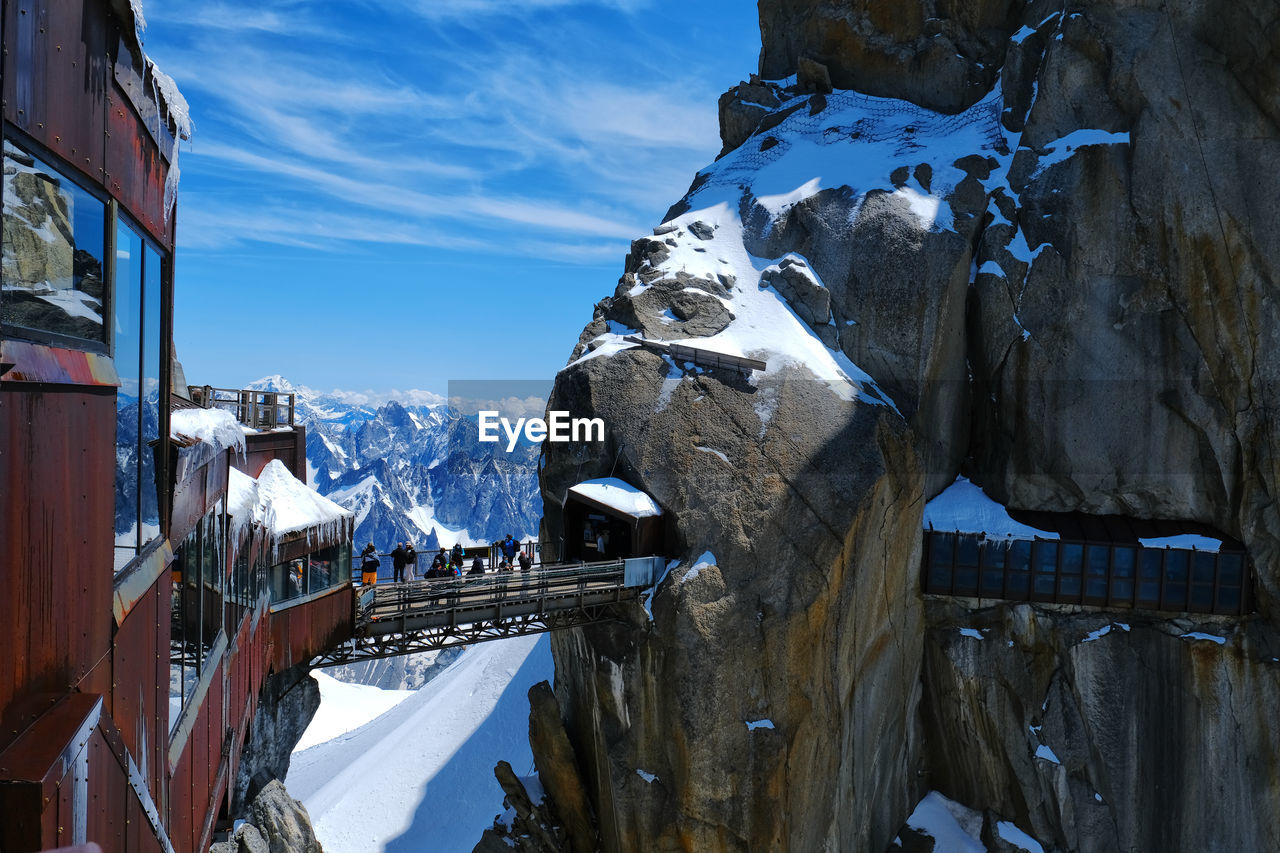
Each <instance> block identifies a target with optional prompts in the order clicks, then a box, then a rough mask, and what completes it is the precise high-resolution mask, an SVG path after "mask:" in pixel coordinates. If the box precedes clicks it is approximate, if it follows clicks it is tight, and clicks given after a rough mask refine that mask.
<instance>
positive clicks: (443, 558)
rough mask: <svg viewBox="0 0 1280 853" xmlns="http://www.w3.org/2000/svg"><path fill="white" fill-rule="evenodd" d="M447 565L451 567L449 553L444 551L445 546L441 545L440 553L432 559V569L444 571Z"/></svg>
mask: <svg viewBox="0 0 1280 853" xmlns="http://www.w3.org/2000/svg"><path fill="white" fill-rule="evenodd" d="M447 565H449V552H448V551H446V550H445V549H444V546H443V545H441V546H440V551H439V553H437V554H436V555H435V557H433V558H432V559H431V568H433V569H443V568H444V567H445V566H447Z"/></svg>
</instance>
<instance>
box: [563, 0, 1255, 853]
mask: <svg viewBox="0 0 1280 853" xmlns="http://www.w3.org/2000/svg"><path fill="white" fill-rule="evenodd" d="M760 15H761V30H762V35H763V37H764V44H763V50H762V53H761V76H762V77H763V78H766V79H761V78H760V77H753V78H752V80H751V81H749V82H746V83H743V84H740V85H739V86H737V87H736V88H735V89H733V90H731V91H730V92H729V93H727V94H726V95H725V97H724V98H722V100H721V105H720V106H721V119H722V122H721V124H722V135H723V137H724V142H725V150H724V152H723V153H722V155H721V157H720V159H719V160H718V161H717V162H716V163H715V164H713V165H712V166H709V167H708V168H707V169H704V170H703V171H702V172H701V173H699V175H698V176H697V178H696V179H695V181H694V183H693V185H692V187H691V188H690V190H689V192H688V194H687V195H686V197H685V198H684V199H683V200H682V201H681V202H680V203H679V204H677V205H676V206H675V207H674V208H673V209H672V210H671V211H670V213H669V214H668V217H667V220H668V221H667V222H666V223H664V224H663V225H662V226H661V227H659V228H656V229H655V233H654V236H653V237H651V238H643V239H641V240H637V241H636V242H635V243H634V244H633V246H632V252H631V254H630V255H629V256H628V259H627V264H626V267H625V273H624V275H623V278H622V280H621V281H620V282H619V284H618V287H617V290H616V291H615V293H614V295H613V296H612V297H610V298H608V299H605V300H604V301H602V302H601V303H600V304H599V305H598V306H597V309H596V318H595V320H594V321H593V322H592V324H591V325H590V326H588V327H587V329H586V330H585V331H584V333H583V335H582V338H581V340H580V342H579V345H578V347H577V349H576V350H575V352H574V353H573V356H572V359H571V362H570V364H569V366H568V367H566V368H565V370H564V371H562V372H561V374H560V376H559V378H558V381H557V384H556V391H555V394H554V396H553V400H552V403H551V406H552V408H567V409H570V410H572V411H574V412H575V414H588V413H590V414H594V415H597V416H600V417H602V418H604V420H605V423H606V424H607V425H608V426H609V430H610V434H609V437H608V438H609V441H608V446H607V448H606V452H605V453H603V454H600V453H598V452H595V451H594V450H592V449H581V448H579V449H575V448H573V447H569V446H565V445H548V446H547V447H546V449H545V457H544V467H543V472H542V488H543V499H544V506H545V512H546V514H545V519H544V523H545V525H546V526H547V528H548V530H551V531H556V530H558V527H559V525H560V507H561V505H562V502H563V500H564V499H565V490H566V489H567V488H568V486H570V485H572V484H573V483H574V482H578V481H580V480H583V479H587V478H589V477H592V476H607V475H609V474H610V473H613V474H614V475H615V476H620V477H623V478H624V479H627V480H628V481H630V482H632V483H633V484H635V485H637V486H639V487H641V488H643V489H645V490H646V491H648V492H649V493H650V494H652V495H653V496H654V497H655V498H656V499H657V500H658V501H659V503H661V504H662V506H663V507H664V508H665V509H666V511H667V516H666V518H667V522H668V525H669V528H670V531H671V535H672V538H673V541H674V543H675V555H676V556H678V557H679V558H680V562H679V563H678V565H676V566H675V567H674V568H673V569H672V571H671V572H670V574H669V575H668V576H667V578H666V579H665V580H664V581H663V582H662V583H661V584H660V585H659V587H658V590H657V593H656V595H655V596H654V597H653V601H652V614H653V615H652V619H650V618H649V617H648V616H647V614H645V613H644V612H642V611H640V610H639V609H637V611H636V612H635V613H633V614H632V623H631V624H629V625H626V626H610V627H601V628H595V629H589V630H583V631H579V632H574V633H571V634H566V635H557V637H556V639H555V642H554V647H555V653H556V666H557V683H556V685H555V692H556V695H557V698H558V700H559V702H560V705H561V709H562V714H563V716H564V719H565V722H566V726H567V729H568V731H569V733H570V738H571V740H572V741H573V744H574V747H575V749H576V751H577V754H578V755H579V760H580V763H581V764H582V765H583V775H584V779H585V781H586V783H587V784H586V787H587V790H588V792H589V795H590V798H591V800H592V805H593V808H594V809H595V812H596V816H597V819H598V822H599V826H600V837H601V839H602V842H603V844H604V846H605V848H606V849H610V850H621V849H675V848H679V847H683V848H691V849H726V850H727V849H742V850H746V849H794V850H814V849H884V847H885V846H886V845H887V844H888V842H889V841H890V839H892V838H893V836H894V834H895V830H896V828H897V827H898V826H899V825H900V824H901V823H902V821H903V819H904V818H905V817H906V815H907V813H908V812H909V811H910V806H911V804H912V803H913V802H914V801H915V798H918V796H919V795H920V794H921V792H922V791H923V790H924V789H925V788H924V786H925V783H926V781H927V782H928V783H929V784H931V785H933V786H934V787H937V788H939V789H940V790H942V791H943V792H944V793H946V794H948V795H949V796H951V797H953V798H955V799H958V800H960V801H961V802H964V803H966V804H967V805H970V806H973V807H976V808H980V809H991V810H994V811H996V812H999V813H1001V814H1003V815H1006V816H1007V817H1009V818H1011V819H1013V820H1015V821H1017V823H1018V824H1019V825H1020V826H1022V827H1023V828H1024V829H1025V830H1027V831H1029V832H1033V833H1034V834H1036V835H1037V837H1039V838H1040V839H1041V841H1042V842H1044V843H1045V844H1046V847H1054V848H1057V849H1072V850H1075V849H1079V850H1120V849H1125V850H1127V849H1130V848H1131V847H1134V848H1137V849H1143V850H1155V849H1162V850H1177V849H1183V850H1199V849H1213V848H1215V847H1219V848H1220V849H1269V848H1271V847H1275V846H1276V839H1277V838H1278V837H1280V819H1278V818H1277V817H1276V815H1277V814H1280V809H1277V808H1276V806H1277V804H1280V789H1278V788H1277V785H1276V782H1275V779H1276V778H1277V776H1278V775H1280V769H1278V768H1280V764H1278V763H1277V759H1276V753H1275V749H1274V744H1273V743H1272V742H1271V741H1272V739H1273V738H1272V735H1271V734H1269V733H1268V732H1269V731H1270V730H1269V728H1268V724H1267V722H1266V718H1265V714H1257V713H1256V712H1255V713H1250V712H1248V711H1247V703H1249V702H1257V703H1270V702H1271V701H1273V699H1274V697H1271V696H1270V695H1269V693H1270V691H1272V690H1273V688H1274V684H1275V671H1274V665H1273V664H1272V663H1271V662H1270V661H1269V657H1268V655H1267V654H1266V653H1265V652H1259V649H1264V650H1266V649H1271V648H1274V647H1275V646H1276V644H1277V641H1276V636H1277V635H1276V632H1275V625H1274V619H1275V616H1274V600H1275V595H1276V594H1277V592H1278V591H1280V590H1278V583H1280V572H1278V571H1277V566H1278V565H1280V563H1278V560H1280V554H1278V551H1277V548H1278V547H1280V513H1278V512H1277V507H1276V503H1275V500H1274V494H1275V492H1276V487H1277V484H1280V468H1278V467H1277V466H1278V465H1280V460H1278V459H1277V457H1276V455H1275V453H1274V450H1273V447H1274V438H1275V436H1276V435H1277V433H1278V427H1280V424H1277V417H1276V404H1277V398H1276V397H1277V390H1278V388H1277V384H1276V379H1277V378H1280V361H1278V359H1280V348H1278V347H1277V343H1280V341H1277V337H1278V336H1280V332H1278V331H1277V330H1280V323H1277V320H1280V317H1277V311H1278V310H1280V306H1278V305H1277V302H1276V284H1275V282H1276V281H1277V275H1276V273H1277V269H1278V267H1280V256H1278V253H1277V252H1276V250H1275V249H1274V248H1273V247H1272V246H1271V245H1270V244H1269V243H1268V241H1267V235H1269V234H1270V233H1271V232H1272V231H1273V230H1274V229H1275V227H1276V226H1277V224H1280V208H1278V207H1277V204H1276V199H1277V198H1280V186H1278V185H1277V184H1280V170H1278V169H1277V168H1276V167H1277V166H1278V165H1280V148H1278V147H1277V140H1278V139H1280V134H1278V133H1277V119H1278V118H1280V87H1277V86H1276V85H1275V83H1276V80H1275V78H1276V76H1277V73H1278V72H1277V70H1276V69H1277V68H1280V62H1277V60H1278V59H1280V10H1277V9H1276V7H1275V6H1274V4H1270V3H1265V2H1262V0H1245V2H1241V3H1237V4H1232V6H1231V8H1230V9H1224V8H1222V7H1221V6H1220V5H1218V4H1210V3H1206V2H1203V0H1174V2H1169V3H1156V2H1131V3H1129V2H1127V3H1123V4H1121V3H1115V2H1091V1H1090V0H1083V2H1072V3H1068V4H1066V5H1064V4H1062V3H1057V2H1044V0H1034V2H1030V3H1025V4H1014V3H1010V2H1002V0H991V1H990V2H983V3H977V4H955V3H945V2H931V1H930V0H915V2H907V3H885V2H875V0H867V1H866V2H844V3H838V2H832V1H831V0H762V2H761V3H760ZM789 75H794V77H789ZM629 333H640V334H643V335H645V336H647V337H650V338H655V339H661V340H684V339H693V340H689V341H688V342H689V343H691V344H693V345H695V346H705V347H706V348H708V349H718V350H721V351H732V352H737V353H738V354H743V355H748V356H752V357H756V358H761V359H764V360H766V361H767V362H768V363H769V367H768V368H767V369H766V370H765V371H763V372H760V373H756V374H753V375H751V376H747V377H744V376H741V375H739V374H736V373H732V372H725V371H722V370H702V369H700V368H696V367H694V366H693V365H691V364H679V363H676V362H673V361H671V360H670V359H663V358H662V357H660V356H658V355H656V354H653V353H651V352H647V351H643V350H638V349H634V348H628V347H627V345H626V344H625V343H624V341H623V337H624V336H625V335H626V334H629ZM962 468H963V470H965V471H966V472H968V473H969V474H970V475H971V476H972V477H973V478H974V479H975V480H976V481H978V482H979V483H981V484H982V485H983V486H985V487H986V489H987V490H988V492H989V493H990V494H992V496H994V497H996V498H997V499H999V500H1001V501H1003V502H1005V503H1007V504H1008V505H1010V506H1014V507H1022V508H1031V509H1047V510H1080V511H1084V512H1094V513H1116V514H1123V515H1130V516H1134V517H1139V518H1170V519H1185V520H1196V521H1202V522H1208V523H1211V524H1213V525H1215V526H1216V527H1218V528H1219V529H1221V530H1222V531H1224V532H1225V533H1227V534H1230V535H1231V536H1234V537H1237V538H1239V539H1240V540H1241V541H1243V542H1244V543H1245V544H1246V546H1247V547H1248V550H1249V553H1250V557H1251V559H1252V561H1253V563H1254V566H1255V568H1256V572H1257V595H1258V600H1259V610H1260V615H1259V616H1258V617H1256V618H1254V619H1253V620H1251V621H1250V623H1249V625H1248V627H1247V628H1238V627H1236V626H1219V628H1218V629H1217V631H1216V633H1218V634H1223V635H1228V636H1230V637H1231V638H1232V639H1230V641H1229V642H1227V643H1226V644H1224V645H1218V644H1216V643H1212V642H1207V641H1195V640H1194V639H1191V640H1188V639H1185V638H1184V637H1183V635H1184V634H1186V633H1189V632H1190V633H1194V632H1191V631H1189V628H1190V627H1191V626H1187V625H1183V624H1181V623H1177V622H1176V621H1173V620H1172V619H1161V618H1158V616H1157V615H1152V614H1148V615H1147V617H1145V618H1144V619H1142V620H1139V619H1138V618H1137V617H1136V616H1135V617H1133V618H1125V619H1123V620H1122V621H1125V622H1126V624H1130V625H1131V629H1132V630H1130V631H1124V632H1121V631H1120V629H1117V630H1116V631H1114V632H1113V634H1114V636H1109V637H1106V638H1105V639H1100V640H1098V641H1097V642H1090V643H1088V644H1083V645H1082V644H1081V643H1080V639H1081V636H1082V634H1083V633H1084V632H1085V631H1086V630H1093V629H1094V628H1096V627H1098V625H1092V623H1089V620H1090V619H1093V620H1094V621H1100V624H1105V623H1106V621H1107V620H1106V619H1100V620H1099V617H1090V616H1086V615H1080V614H1068V613H1063V612H1059V611H1052V610H1030V609H1029V608H1026V607H996V608H994V609H992V610H991V611H990V612H987V611H984V613H983V615H982V618H983V619H985V620H987V622H984V625H985V626H986V627H989V628H990V629H991V634H990V635H989V637H988V640H987V642H986V643H985V644H983V645H980V646H977V647H973V648H970V647H969V646H966V645H963V644H962V641H961V639H957V637H956V632H955V628H956V626H958V625H961V624H966V625H967V624H968V623H967V622H964V620H965V619H968V618H969V615H968V614H967V613H965V612H962V611H956V610H955V609H954V606H953V605H946V606H944V605H940V604H934V603H931V605H930V606H931V608H933V609H931V610H930V612H929V614H928V616H927V617H926V616H925V615H923V614H922V608H921V602H920V598H919V595H918V592H917V590H918V582H917V572H918V562H919V545H918V542H919V538H920V521H919V513H920V507H921V505H922V503H923V501H924V500H925V499H927V498H928V497H930V496H931V495H933V494H935V493H936V492H937V491H938V490H939V489H941V488H942V487H943V486H944V485H945V484H947V483H949V482H950V481H951V480H952V479H954V477H955V476H956V474H957V473H958V472H959V471H960V470H961V469H962ZM708 552H709V553H708ZM700 555H701V556H700ZM1116 618H1117V619H1118V620H1119V619H1121V617H1116ZM1085 623H1089V624H1090V625H1092V627H1089V628H1088V629H1086V628H1085V627H1084V626H1085ZM1139 623H1141V624H1139ZM962 639H963V640H968V641H969V642H970V644H972V643H975V642H976V641H974V640H973V639H972V638H971V637H964V638H962ZM922 694H923V695H924V696H925V697H926V701H925V703H924V707H923V709H921V708H919V707H918V705H919V702H920V696H921V695H922ZM1042 702H1043V704H1042ZM1261 707H1269V704H1261ZM920 719H923V720H924V721H925V726H924V730H923V732H921V731H920V730H918V728H917V721H918V720H920ZM764 721H767V723H768V725H765V724H764ZM1033 736H1034V737H1033ZM1040 738H1043V739H1040ZM1037 739H1039V740H1037ZM1033 740H1036V742H1033ZM1041 746H1046V747H1049V749H1050V752H1051V754H1054V755H1055V756H1056V758H1057V761H1058V763H1056V764H1054V763H1053V762H1050V761H1048V760H1047V759H1046V758H1037V753H1038V752H1040V751H1041V750H1040V747H1041ZM1095 794H1096V795H1097V797H1095ZM1099 798H1100V799H1099ZM1170 798H1172V799H1173V800H1174V801H1176V802H1177V803H1178V804H1177V805H1176V806H1170V808H1171V809H1176V810H1178V816H1177V817H1174V816H1172V815H1170V814H1169V813H1168V811H1167V810H1165V809H1162V808H1161V807H1160V805H1159V804H1160V803H1162V802H1165V801H1166V800H1168V799H1170ZM1205 801H1215V802H1223V801H1225V802H1227V803H1229V804H1230V805H1229V806H1228V807H1226V808H1225V809H1224V810H1225V811H1226V812H1227V813H1229V814H1231V815H1233V818H1232V820H1231V821H1230V823H1231V825H1230V826H1226V825H1225V824H1220V823H1215V822H1214V821H1212V820H1209V819H1207V817H1206V816H1205V810H1204V809H1197V808H1195V807H1194V806H1193V805H1192V804H1193V803H1194V802H1205ZM1170 826H1172V827H1173V828H1172V829H1170ZM1215 833H1216V834H1215ZM1215 839H1218V840H1223V839H1229V840H1230V841H1231V843H1226V842H1225V841H1224V842H1223V845H1219V844H1218V842H1217V841H1215ZM1237 842H1238V843H1237Z"/></svg>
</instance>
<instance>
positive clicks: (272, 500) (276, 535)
mask: <svg viewBox="0 0 1280 853" xmlns="http://www.w3.org/2000/svg"><path fill="white" fill-rule="evenodd" d="M227 512H228V513H229V514H230V516H231V535H232V537H233V538H239V536H240V535H241V532H242V531H243V530H244V529H245V527H247V526H248V525H250V524H254V523H256V524H261V525H262V526H263V527H264V528H266V531H267V534H268V536H270V538H271V541H272V545H273V547H275V546H278V545H279V543H280V540H282V539H284V538H285V537H286V536H289V535H290V534H293V533H300V532H302V531H304V530H305V531H307V541H308V542H315V543H316V544H317V545H319V544H325V543H331V542H333V541H334V540H336V539H338V538H340V537H341V535H342V533H343V532H344V530H343V527H344V526H346V525H349V523H350V522H349V521H348V519H351V518H352V517H353V514H352V513H351V511H350V510H346V509H343V508H342V507H340V506H338V504H336V503H334V502H333V501H331V500H329V499H328V498H326V497H324V496H323V495H321V494H320V493H319V492H317V491H315V490H313V489H311V488H310V487H308V486H307V485H306V484H305V483H303V482H302V481H301V480H299V479H297V478H296V477H294V476H293V473H292V472H291V471H290V470H289V469H288V467H286V466H285V464H284V463H283V462H281V461H280V460H279V459H272V460H271V461H270V462H268V463H267V464H266V467H264V468H263V469H262V473H261V474H259V475H258V479H256V480H255V479H253V478H252V477H250V476H248V475H247V474H244V473H243V472H241V471H238V470H236V469H235V468H232V469H231V475H230V479H229V480H228V482H227Z"/></svg>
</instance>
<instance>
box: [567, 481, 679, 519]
mask: <svg viewBox="0 0 1280 853" xmlns="http://www.w3.org/2000/svg"><path fill="white" fill-rule="evenodd" d="M569 493H570V494H575V495H580V496H581V497H584V498H588V499H589V500H593V501H595V502H596V503H598V504H602V505H604V506H607V507H609V508H610V509H615V510H617V511H618V512H620V513H622V514H623V515H629V516H631V517H632V518H650V517H652V516H655V515H662V507H660V506H658V502H657V501H655V500H654V499H653V498H651V497H649V495H647V494H645V493H644V492H642V491H640V490H639V489H637V488H636V487H635V486H633V485H631V484H630V483H627V482H624V481H622V480H619V479H618V478H616V477H604V478H603V479H600V480H587V481H586V482H585V483H579V484H578V485H576V486H572V487H570V489H569Z"/></svg>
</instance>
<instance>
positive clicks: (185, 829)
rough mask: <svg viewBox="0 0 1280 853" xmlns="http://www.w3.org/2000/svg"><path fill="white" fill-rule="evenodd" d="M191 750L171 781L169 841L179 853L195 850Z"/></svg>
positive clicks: (174, 772) (188, 750)
mask: <svg viewBox="0 0 1280 853" xmlns="http://www.w3.org/2000/svg"><path fill="white" fill-rule="evenodd" d="M192 766H193V765H192V760H191V750H190V749H187V750H184V751H183V753H182V755H181V756H180V757H179V758H178V763H177V766H176V767H174V770H173V775H172V776H171V777H170V780H169V821H168V826H169V840H170V841H171V842H172V843H173V846H174V848H176V849H177V850H178V851H183V852H184V853H185V851H189V850H192V849H193V845H192V842H193V839H192V835H193V832H192V829H191V826H192V809H191V774H192Z"/></svg>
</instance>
